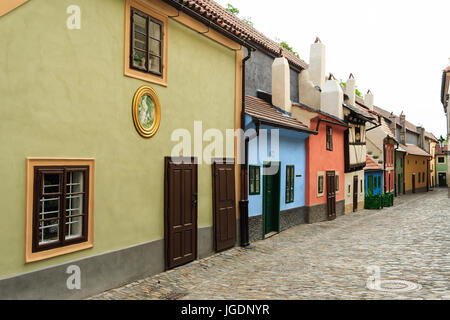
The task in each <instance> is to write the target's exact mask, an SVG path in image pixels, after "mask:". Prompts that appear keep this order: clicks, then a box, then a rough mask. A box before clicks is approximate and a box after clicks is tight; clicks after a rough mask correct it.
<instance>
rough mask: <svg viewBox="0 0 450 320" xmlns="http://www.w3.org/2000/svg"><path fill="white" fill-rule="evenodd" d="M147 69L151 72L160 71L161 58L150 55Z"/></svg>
mask: <svg viewBox="0 0 450 320" xmlns="http://www.w3.org/2000/svg"><path fill="white" fill-rule="evenodd" d="M149 69H150V71H152V72H156V73H160V70H161V59H160V58H158V57H155V56H152V55H150V61H149Z"/></svg>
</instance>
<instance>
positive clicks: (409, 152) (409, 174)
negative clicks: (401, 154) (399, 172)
mask: <svg viewBox="0 0 450 320" xmlns="http://www.w3.org/2000/svg"><path fill="white" fill-rule="evenodd" d="M401 147H402V149H404V150H406V156H405V191H406V192H407V193H411V192H412V193H416V192H423V191H427V185H428V181H429V180H428V179H429V164H428V162H429V160H430V159H431V155H430V154H429V153H427V152H425V151H424V150H422V149H421V148H419V147H418V146H415V145H412V144H407V145H401Z"/></svg>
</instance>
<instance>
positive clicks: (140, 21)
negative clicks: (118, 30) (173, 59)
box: [124, 0, 168, 86]
mask: <svg viewBox="0 0 450 320" xmlns="http://www.w3.org/2000/svg"><path fill="white" fill-rule="evenodd" d="M125 8H126V9H125V15H126V23H125V43H126V45H125V54H124V56H125V62H124V64H125V70H124V74H125V75H126V76H129V77H133V78H137V79H140V80H144V81H148V82H152V83H156V84H160V85H163V86H167V63H168V61H167V60H168V50H167V47H168V36H167V34H168V17H167V15H164V14H162V13H160V11H156V9H153V6H152V4H151V3H147V4H146V3H144V2H139V1H136V0H126V6H125Z"/></svg>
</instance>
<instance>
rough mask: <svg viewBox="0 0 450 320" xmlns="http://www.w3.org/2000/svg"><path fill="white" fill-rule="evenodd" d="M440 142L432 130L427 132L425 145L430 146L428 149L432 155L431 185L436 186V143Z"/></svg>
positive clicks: (431, 186)
mask: <svg viewBox="0 0 450 320" xmlns="http://www.w3.org/2000/svg"><path fill="white" fill-rule="evenodd" d="M437 143H438V140H437V138H436V137H435V136H434V135H433V134H432V133H430V132H425V145H426V146H427V147H428V151H429V153H430V155H431V161H430V171H429V175H430V177H429V180H428V181H429V186H430V188H434V187H435V186H436V184H437V182H436V163H435V162H436V161H435V160H436V145H437Z"/></svg>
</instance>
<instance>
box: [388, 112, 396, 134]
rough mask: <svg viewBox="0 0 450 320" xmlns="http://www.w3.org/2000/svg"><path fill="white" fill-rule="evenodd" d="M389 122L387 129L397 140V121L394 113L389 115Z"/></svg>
mask: <svg viewBox="0 0 450 320" xmlns="http://www.w3.org/2000/svg"><path fill="white" fill-rule="evenodd" d="M389 120H390V121H391V124H390V126H389V129H391V131H392V134H393V135H394V137H395V139H397V120H396V117H395V114H394V113H391V114H390V115H389Z"/></svg>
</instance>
